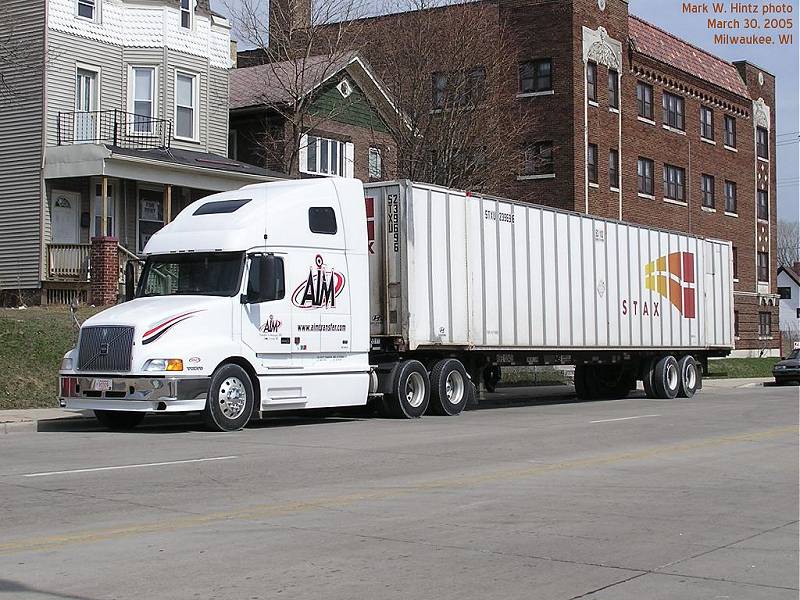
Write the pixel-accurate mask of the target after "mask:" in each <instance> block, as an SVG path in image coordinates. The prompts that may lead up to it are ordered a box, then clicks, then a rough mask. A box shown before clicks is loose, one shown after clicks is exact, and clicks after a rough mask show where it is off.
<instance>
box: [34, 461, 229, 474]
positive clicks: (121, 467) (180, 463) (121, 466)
mask: <svg viewBox="0 0 800 600" xmlns="http://www.w3.org/2000/svg"><path fill="white" fill-rule="evenodd" d="M234 458H239V457H238V456H214V457H212V458H190V459H188V460H169V461H165V462H156V463H140V464H138V465H118V466H114V467H95V468H93V469H70V470H69V471H47V472H44V473H25V474H24V475H22V476H23V477H46V476H48V475H68V474H72V473H92V472H94V471H116V470H118V469H140V468H142V467H163V466H165V465H182V464H186V463H199V462H209V461H212V460H231V459H234Z"/></svg>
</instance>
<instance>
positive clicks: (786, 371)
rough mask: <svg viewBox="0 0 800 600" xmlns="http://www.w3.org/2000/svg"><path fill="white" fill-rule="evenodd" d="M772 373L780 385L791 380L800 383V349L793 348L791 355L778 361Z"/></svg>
mask: <svg viewBox="0 0 800 600" xmlns="http://www.w3.org/2000/svg"><path fill="white" fill-rule="evenodd" d="M772 375H773V377H775V383H776V384H778V385H781V384H783V383H789V382H791V381H794V382H795V383H798V384H800V350H792V353H791V354H790V355H789V356H787V357H786V358H782V359H781V360H780V362H778V363H776V364H775V366H774V367H772Z"/></svg>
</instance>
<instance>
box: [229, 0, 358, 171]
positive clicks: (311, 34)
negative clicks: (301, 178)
mask: <svg viewBox="0 0 800 600" xmlns="http://www.w3.org/2000/svg"><path fill="white" fill-rule="evenodd" d="M228 8H229V12H230V16H231V20H232V22H233V26H234V29H235V30H236V31H237V32H238V34H239V36H240V38H241V42H242V44H243V45H246V46H250V47H252V48H254V49H255V52H256V53H257V55H258V56H257V57H256V59H255V62H257V63H262V64H261V66H260V67H259V69H258V72H259V75H258V77H257V79H256V80H255V81H254V82H253V85H254V86H255V87H256V89H257V95H258V103H259V104H260V105H261V106H264V107H265V109H266V111H267V119H266V122H265V123H264V126H263V128H262V130H261V131H257V132H252V134H251V135H252V141H254V142H255V143H256V145H257V146H258V147H259V148H260V150H261V153H262V154H263V157H264V159H265V160H266V163H267V164H268V165H269V166H271V167H273V168H276V169H278V170H281V171H283V172H285V173H288V174H291V175H296V174H297V173H298V165H299V161H298V158H299V154H300V152H301V150H302V149H303V147H302V143H303V142H302V140H303V139H304V138H303V135H304V134H305V133H306V132H308V131H310V130H313V129H317V128H319V127H321V126H322V125H324V123H326V122H328V121H330V120H332V119H334V118H335V117H336V116H337V115H338V114H339V113H340V112H341V111H343V110H345V108H346V106H347V102H346V101H345V100H343V101H341V102H339V103H335V104H333V105H331V106H326V107H325V108H324V109H321V108H320V106H319V104H316V103H315V96H314V94H313V93H310V92H312V91H314V90H315V89H316V88H317V86H318V85H319V84H320V83H322V82H323V81H325V80H326V79H327V78H329V77H330V76H331V75H333V74H334V73H336V72H337V71H339V70H340V69H341V68H342V67H343V66H344V65H346V64H347V62H348V61H349V59H350V58H352V56H353V55H354V52H356V51H357V50H358V48H359V44H358V40H359V35H358V31H359V27H360V25H361V22H360V21H359V17H360V16H361V14H362V9H363V5H362V4H361V0H318V1H317V2H315V3H314V5H313V9H311V5H310V3H309V2H308V1H304V0H273V1H272V2H271V3H270V2H269V0H239V1H238V2H236V3H231V4H229V7H228ZM267 15H268V16H267Z"/></svg>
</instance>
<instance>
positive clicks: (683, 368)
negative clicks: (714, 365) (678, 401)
mask: <svg viewBox="0 0 800 600" xmlns="http://www.w3.org/2000/svg"><path fill="white" fill-rule="evenodd" d="M678 373H679V374H680V382H679V383H678V396H680V397H681V398H691V397H692V396H694V393H695V392H696V391H697V388H698V387H699V383H700V369H698V368H697V363H696V362H695V360H694V357H693V356H689V355H687V356H682V357H681V359H680V360H679V361H678Z"/></svg>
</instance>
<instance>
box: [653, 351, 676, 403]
mask: <svg viewBox="0 0 800 600" xmlns="http://www.w3.org/2000/svg"><path fill="white" fill-rule="evenodd" d="M680 380H681V378H680V371H679V370H678V361H677V360H675V357H674V356H672V355H667V356H662V357H661V358H660V359H658V362H656V366H655V368H654V369H653V391H654V392H655V394H656V398H661V399H662V400H672V399H673V398H675V396H677V395H678V388H679V387H680Z"/></svg>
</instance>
